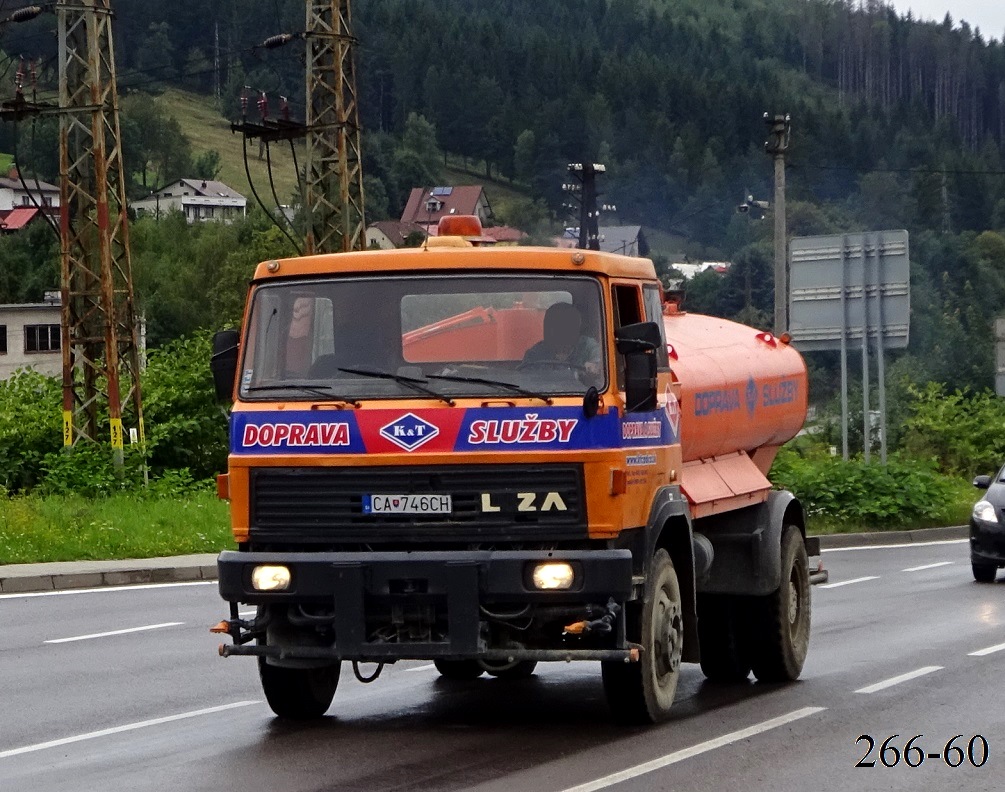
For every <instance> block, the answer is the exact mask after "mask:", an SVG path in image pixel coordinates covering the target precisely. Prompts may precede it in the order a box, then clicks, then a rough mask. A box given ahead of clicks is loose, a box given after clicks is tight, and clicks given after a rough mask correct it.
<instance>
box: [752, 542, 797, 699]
mask: <svg viewBox="0 0 1005 792" xmlns="http://www.w3.org/2000/svg"><path fill="white" fill-rule="evenodd" d="M781 549H782V582H781V585H780V586H779V587H778V590H777V591H776V592H775V593H773V594H769V595H768V596H767V597H751V598H750V600H749V606H750V619H749V626H750V630H751V638H752V640H751V641H750V642H749V651H750V664H751V667H752V668H753V670H754V676H756V677H757V678H758V679H759V680H760V681H762V682H790V681H792V680H795V679H798V678H799V674H800V673H801V672H802V670H803V663H804V662H805V660H806V652H807V650H808V649H809V645H810V575H809V562H808V560H807V558H806V544H805V543H804V542H803V537H802V534H801V533H800V532H799V529H798V528H797V527H796V526H794V525H788V526H786V527H785V529H784V531H783V533H782V548H781Z"/></svg>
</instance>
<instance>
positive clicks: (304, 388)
mask: <svg viewBox="0 0 1005 792" xmlns="http://www.w3.org/2000/svg"><path fill="white" fill-rule="evenodd" d="M245 390H246V391H247V392H248V393H251V392H252V391H271V390H281V391H284V390H295V391H301V392H303V393H312V394H314V395H315V396H320V397H322V398H324V399H331V400H333V401H341V402H345V403H346V404H351V405H352V406H353V407H359V402H358V401H356V400H355V399H347V398H346V397H345V396H333V395H332V391H334V390H335V389H334V388H332V387H331V386H329V385H297V384H295V383H292V382H283V383H279V384H277V385H253V386H252V387H250V388H245Z"/></svg>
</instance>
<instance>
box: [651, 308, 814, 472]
mask: <svg viewBox="0 0 1005 792" xmlns="http://www.w3.org/2000/svg"><path fill="white" fill-rule="evenodd" d="M664 322H665V325H666V331H667V341H668V343H669V345H670V354H671V360H670V364H671V368H672V369H673V372H674V379H675V380H676V381H677V382H679V383H680V393H679V399H680V409H681V429H680V436H681V454H682V456H683V460H684V462H685V463H688V462H695V461H697V460H704V459H710V458H712V457H721V456H723V455H728V454H732V453H735V452H746V454H747V455H749V456H750V457H751V458H753V459H754V461H755V463H756V465H757V467H758V468H759V469H760V470H761V472H762V473H764V474H767V471H768V468H769V467H770V466H771V461H772V460H773V459H774V456H775V450H776V449H777V448H778V446H780V445H781V444H782V443H785V442H786V441H788V440H790V439H792V438H793V437H795V435H796V433H797V432H799V430H800V429H801V428H802V426H803V422H804V421H805V419H806V404H807V377H806V364H805V363H804V362H803V359H802V356H801V355H800V354H799V353H798V352H797V351H796V350H795V349H793V348H792V347H790V346H789V345H788V344H787V343H785V342H784V341H782V340H779V339H777V338H775V336H774V335H772V334H771V333H766V332H762V331H758V330H755V329H754V328H751V327H747V326H745V325H741V324H737V323H736V322H730V321H728V320H726V319H719V318H716V317H711V316H703V315H701V314H690V313H676V312H671V313H668V314H667V315H666V316H665V317H664Z"/></svg>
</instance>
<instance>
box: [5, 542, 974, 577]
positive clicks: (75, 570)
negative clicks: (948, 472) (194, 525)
mask: <svg viewBox="0 0 1005 792" xmlns="http://www.w3.org/2000/svg"><path fill="white" fill-rule="evenodd" d="M968 532H969V529H968V527H967V526H965V525H958V526H953V527H949V528H923V529H919V530H915V531H870V532H868V533H855V534H826V535H822V536H820V537H818V538H819V539H820V549H821V550H829V549H834V548H841V547H861V546H876V547H881V546H883V545H894V544H911V543H913V542H938V541H945V540H950V539H964V538H966V537H967V536H968ZM197 580H216V554H215V553H203V554H199V555H189V556H168V557H165V558H143V559H127V560H124V561H60V562H55V563H48V564H9V565H7V566H0V594H28V593H34V592H39V591H64V590H66V589H84V588H99V587H103V586H133V585H142V584H144V583H181V582H189V581H197Z"/></svg>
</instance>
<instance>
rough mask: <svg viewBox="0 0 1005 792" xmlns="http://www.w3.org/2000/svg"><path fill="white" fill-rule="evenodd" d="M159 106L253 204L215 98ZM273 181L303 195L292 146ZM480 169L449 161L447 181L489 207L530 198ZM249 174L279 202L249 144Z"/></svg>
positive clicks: (172, 92)
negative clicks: (216, 159)
mask: <svg viewBox="0 0 1005 792" xmlns="http://www.w3.org/2000/svg"><path fill="white" fill-rule="evenodd" d="M154 101H155V102H156V103H157V105H158V106H159V107H160V108H161V109H162V110H163V111H164V112H165V113H167V114H168V115H170V116H171V117H173V118H174V119H176V120H177V121H178V123H179V125H180V126H181V129H182V132H184V133H185V135H186V136H187V137H188V139H189V140H190V141H191V143H192V154H193V157H197V156H198V155H199V154H201V153H202V152H204V151H209V150H216V151H218V152H219V153H220V175H219V177H218V178H219V179H220V181H222V182H224V183H225V184H227V185H229V186H230V187H233V188H234V189H235V190H237V191H238V192H240V193H242V194H244V195H246V196H247V197H248V200H249V201H254V197H253V196H252V194H251V188H250V187H249V185H248V177H247V174H246V173H245V169H244V154H243V151H242V141H241V135H240V134H237V133H234V132H231V131H230V120H228V119H226V118H224V117H223V116H222V115H221V114H220V111H219V110H218V109H217V108H216V104H215V102H214V101H213V99H212V98H211V97H209V96H202V95H200V94H195V93H190V92H188V91H183V90H181V89H178V88H169V89H168V90H166V91H164V93H162V94H160V95H158V96H156V97H155V99H154ZM296 151H297V162H298V164H299V165H300V167H301V168H302V167H303V165H304V162H305V160H306V153H305V147H304V144H303V142H302V141H301V142H298V143H297V144H296ZM270 155H271V158H272V178H273V181H274V182H275V186H276V194H277V195H278V196H279V200H280V201H281V202H282V203H284V204H288V203H290V202H291V200H292V197H293V196H294V195H295V194H296V193H297V191H298V188H297V177H296V170H295V168H294V166H293V155H292V154H291V153H290V147H289V144H288V143H276V144H273V145H272V146H271V151H270ZM474 168H475V165H474V164H470V167H468V168H465V167H464V166H463V165H462V163H461V162H460V160H459V159H456V158H448V164H447V166H446V167H445V168H444V169H443V170H444V180H445V181H446V183H448V184H451V185H460V184H479V185H482V186H483V187H484V188H485V192H486V194H487V195H488V198H489V203H490V204H491V205H493V206H497V205H498V204H499V203H500V202H507V201H512V200H516V199H520V198H526V193H525V192H524V191H523V190H521V189H520V188H519V187H516V186H513V185H509V184H506V183H503V182H501V181H497V180H494V179H493V180H488V179H486V178H484V176H481V175H478V174H477V173H476V172H475V170H474ZM248 170H249V171H250V172H251V178H252V180H253V182H254V185H255V189H256V190H258V194H259V195H260V196H261V198H262V200H263V201H265V202H266V204H267V205H272V204H273V203H275V202H274V201H273V199H272V190H271V188H270V186H269V169H268V165H267V163H266V160H265V157H264V154H263V157H262V159H259V158H258V144H257V142H254V141H249V143H248Z"/></svg>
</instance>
